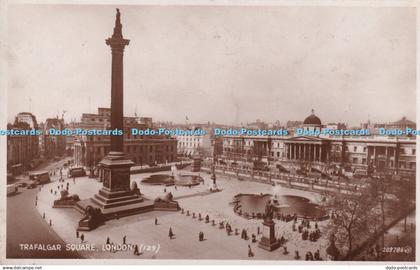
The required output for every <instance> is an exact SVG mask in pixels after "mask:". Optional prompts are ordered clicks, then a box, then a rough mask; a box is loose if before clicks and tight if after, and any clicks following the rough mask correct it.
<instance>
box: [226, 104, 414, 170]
mask: <svg viewBox="0 0 420 270" xmlns="http://www.w3.org/2000/svg"><path fill="white" fill-rule="evenodd" d="M404 123H405V124H409V127H410V128H413V123H414V122H412V121H409V120H407V119H402V120H400V121H397V122H393V123H391V124H389V125H386V126H387V127H388V126H389V127H394V126H396V125H397V126H398V127H399V128H405V126H404ZM407 127H408V126H407ZM414 127H415V126H414ZM300 128H302V129H303V130H311V131H314V130H319V131H322V130H323V128H325V126H323V125H322V123H321V120H320V119H319V117H317V116H316V115H315V114H314V113H313V112H312V114H311V115H310V116H308V117H307V118H306V119H305V120H304V121H303V124H302V125H301V126H300ZM373 133H374V132H373ZM223 156H224V157H225V158H227V159H230V160H235V161H236V160H242V161H248V162H249V161H253V160H262V161H264V162H267V163H268V164H270V163H271V164H275V163H277V164H282V165H284V166H288V165H291V166H293V165H299V164H302V163H312V164H317V165H329V164H337V165H343V166H351V167H352V168H353V169H355V168H363V169H367V168H368V165H373V166H374V167H375V168H376V169H377V170H382V171H383V170H387V171H392V172H398V173H400V174H401V175H407V174H408V175H413V174H415V170H416V140H415V138H414V137H409V136H379V135H369V136H366V135H359V136H330V135H322V132H321V135H318V136H296V135H294V134H293V132H291V134H290V135H289V136H271V137H270V136H224V137H223Z"/></svg>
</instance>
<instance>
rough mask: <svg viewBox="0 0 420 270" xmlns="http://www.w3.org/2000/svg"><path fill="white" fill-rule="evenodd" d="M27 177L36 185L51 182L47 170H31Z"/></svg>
mask: <svg viewBox="0 0 420 270" xmlns="http://www.w3.org/2000/svg"><path fill="white" fill-rule="evenodd" d="M29 179H30V180H32V181H34V182H35V183H36V184H37V185H39V184H45V183H49V182H51V179H50V174H49V173H48V172H47V171H37V172H31V173H30V174H29Z"/></svg>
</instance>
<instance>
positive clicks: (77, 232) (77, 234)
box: [76, 230, 79, 238]
mask: <svg viewBox="0 0 420 270" xmlns="http://www.w3.org/2000/svg"><path fill="white" fill-rule="evenodd" d="M76 238H79V231H78V230H76Z"/></svg>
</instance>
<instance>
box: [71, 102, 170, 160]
mask: <svg viewBox="0 0 420 270" xmlns="http://www.w3.org/2000/svg"><path fill="white" fill-rule="evenodd" d="M110 117H111V110H110V109H109V108H98V113H97V114H90V113H89V114H88V113H84V114H83V115H82V119H81V122H80V123H77V124H75V125H74V128H80V129H85V130H89V129H98V130H103V129H109V127H110ZM132 128H135V129H139V130H142V129H147V128H152V121H151V119H150V118H147V119H146V118H140V117H124V153H125V154H126V155H127V157H128V158H130V159H131V160H132V161H133V162H134V163H136V164H137V165H151V164H163V163H167V162H174V161H176V160H177V142H176V139H173V138H169V137H167V136H158V135H153V136H150V135H132V134H131V132H130V131H131V129H132ZM110 142H111V140H110V136H102V135H101V136H99V135H96V136H94V135H80V136H75V138H74V160H75V163H76V164H77V165H81V166H86V167H90V166H96V165H97V164H98V162H99V161H101V160H102V159H103V157H104V156H106V154H107V153H108V152H109V151H110Z"/></svg>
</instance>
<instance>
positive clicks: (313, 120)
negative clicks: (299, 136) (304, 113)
mask: <svg viewBox="0 0 420 270" xmlns="http://www.w3.org/2000/svg"><path fill="white" fill-rule="evenodd" d="M303 124H304V125H317V126H320V125H321V119H319V118H318V116H316V115H315V113H314V110H312V114H311V115H309V116H308V117H306V118H305V120H304V121H303Z"/></svg>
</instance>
